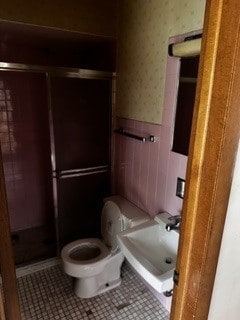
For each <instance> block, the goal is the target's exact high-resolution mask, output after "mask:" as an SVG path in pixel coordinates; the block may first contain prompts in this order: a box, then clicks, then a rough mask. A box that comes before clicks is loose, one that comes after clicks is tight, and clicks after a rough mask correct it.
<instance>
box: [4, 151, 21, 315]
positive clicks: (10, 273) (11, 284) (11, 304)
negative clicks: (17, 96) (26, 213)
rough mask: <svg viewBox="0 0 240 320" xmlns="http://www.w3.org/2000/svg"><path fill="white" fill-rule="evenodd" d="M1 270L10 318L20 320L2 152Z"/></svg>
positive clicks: (5, 303)
mask: <svg viewBox="0 0 240 320" xmlns="http://www.w3.org/2000/svg"><path fill="white" fill-rule="evenodd" d="M0 270H1V275H2V283H3V293H4V308H5V315H6V318H7V319H8V320H20V319H21V316H20V305H19V297H18V286H17V279H16V274H15V265H14V260H13V250H12V245H11V233H10V224H9V214H8V205H7V197H6V190H5V182H4V173H3V165H2V155H1V152H0Z"/></svg>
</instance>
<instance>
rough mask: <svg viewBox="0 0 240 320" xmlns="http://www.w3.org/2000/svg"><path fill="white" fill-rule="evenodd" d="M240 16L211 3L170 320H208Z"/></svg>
mask: <svg viewBox="0 0 240 320" xmlns="http://www.w3.org/2000/svg"><path fill="white" fill-rule="evenodd" d="M239 16H240V1H239V0H231V1H230V0H207V3H206V12H205V23H204V32H203V44H202V54H201V58H200V71H199V80H198V85H197V94H196V101H195V111H194V120H193V128H192V135H191V142H190V152H189V160H188V167H187V179H186V180H187V181H186V188H187V190H186V196H185V199H184V202H183V212H182V226H181V234H180V244H179V254H178V259H177V266H176V272H177V273H179V281H178V284H176V285H175V286H174V295H173V303H172V309H171V317H170V319H171V320H186V319H187V320H191V319H194V320H205V319H207V318H208V312H209V306H210V301H211V295H212V289H213V285H214V278H215V274H216V267H217V263H218V255H219V250H220V245H221V238H222V233H223V228H224V222H225V217H226V211H227V206H228V200H229V193H230V187H231V183H232V173H233V168H234V162H235V158H236V152H237V147H238V142H239V137H240V125H239V123H240V89H239V88H240V19H239Z"/></svg>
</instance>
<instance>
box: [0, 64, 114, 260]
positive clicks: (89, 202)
mask: <svg viewBox="0 0 240 320" xmlns="http://www.w3.org/2000/svg"><path fill="white" fill-rule="evenodd" d="M111 96H112V73H111V72H104V71H94V70H86V69H78V68H66V67H65V68H60V67H49V66H46V67H45V66H33V65H25V64H19V63H0V137H1V148H2V155H3V164H4V174H5V181H6V191H7V198H8V206H9V216H10V224H11V231H12V244H13V248H14V255H15V263H16V264H17V265H21V264H25V263H29V262H32V261H38V260H42V259H46V258H50V257H54V256H56V255H57V253H58V252H59V250H60V249H61V248H62V246H63V245H65V244H66V243H68V242H70V241H72V240H76V239H79V238H85V237H97V236H99V233H100V212H101V206H102V199H103V197H105V196H107V195H109V193H110V137H111V135H110V133H111Z"/></svg>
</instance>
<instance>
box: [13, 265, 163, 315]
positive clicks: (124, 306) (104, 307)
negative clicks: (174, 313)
mask: <svg viewBox="0 0 240 320" xmlns="http://www.w3.org/2000/svg"><path fill="white" fill-rule="evenodd" d="M122 277H123V280H122V284H121V286H119V287H118V288H116V289H113V290H111V291H108V292H106V293H104V294H101V295H99V296H97V297H94V298H90V299H80V298H79V297H77V296H75V295H74V293H73V290H72V280H71V278H70V277H68V276H67V275H65V274H64V273H63V272H62V269H61V266H60V265H57V266H54V267H51V268H49V269H45V270H43V271H38V272H36V273H33V274H30V275H27V276H24V277H22V278H20V279H19V290H20V301H21V312H22V320H53V319H54V320H63V319H64V320H80V319H83V320H91V319H94V320H103V319H104V320H110V319H116V320H123V319H124V320H125V319H131V320H134V319H138V320H140V319H145V320H167V319H168V318H169V314H168V312H167V311H166V310H165V309H164V307H163V306H162V305H161V304H160V303H159V302H158V300H157V299H156V298H155V297H154V296H153V295H152V293H151V292H150V291H149V290H148V289H147V288H146V287H145V285H144V284H142V283H141V282H140V281H139V279H138V278H137V277H136V275H135V274H134V273H133V272H132V270H131V269H130V268H129V267H128V266H127V265H124V266H123V268H122Z"/></svg>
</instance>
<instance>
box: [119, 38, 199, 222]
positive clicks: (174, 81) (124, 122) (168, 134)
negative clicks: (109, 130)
mask: <svg viewBox="0 0 240 320" xmlns="http://www.w3.org/2000/svg"><path fill="white" fill-rule="evenodd" d="M190 34H193V33H190ZM190 34H187V35H190ZM185 36H186V35H182V36H177V37H172V38H170V41H169V42H170V43H174V42H178V41H181V40H182V39H184V37H185ZM178 73H179V59H178V58H174V57H169V56H168V58H167V70H166V86H165V93H164V109H163V120H162V125H155V124H149V123H146V122H139V121H136V120H130V119H124V118H117V121H116V127H123V128H124V129H125V130H128V131H130V132H133V133H136V134H139V135H143V136H145V135H149V134H154V135H155V136H156V137H157V141H156V142H155V143H150V142H146V143H143V142H141V141H138V140H134V139H131V138H127V137H124V136H120V135H117V134H115V151H114V153H115V157H114V192H115V193H117V194H121V195H122V196H124V197H126V198H127V199H129V200H130V201H132V202H134V203H135V204H136V205H137V206H138V207H140V208H142V209H143V210H145V211H146V212H148V213H149V214H150V215H151V216H152V217H153V216H155V215H156V214H157V213H159V212H161V211H167V212H169V213H170V214H173V215H175V214H179V213H180V212H181V208H182V200H181V199H180V198H178V197H176V184H177V177H180V178H183V179H185V174H186V165H187V157H186V156H183V155H180V154H177V153H175V152H172V151H171V144H172V135H173V130H174V117H175V108H176V96H177V85H178Z"/></svg>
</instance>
